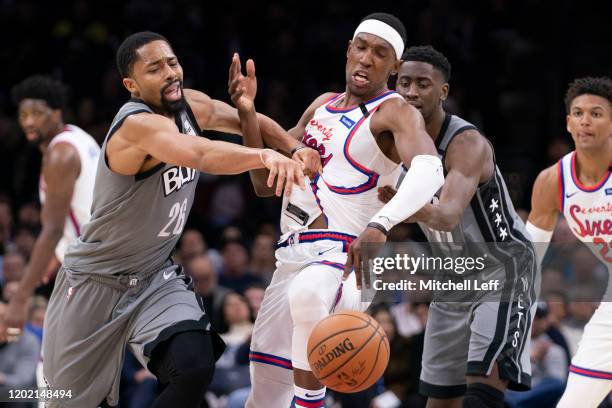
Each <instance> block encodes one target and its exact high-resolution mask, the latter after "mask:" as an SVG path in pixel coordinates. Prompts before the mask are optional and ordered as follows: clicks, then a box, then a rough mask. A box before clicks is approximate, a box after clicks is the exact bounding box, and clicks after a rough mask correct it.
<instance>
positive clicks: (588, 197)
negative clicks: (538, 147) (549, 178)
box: [557, 152, 612, 270]
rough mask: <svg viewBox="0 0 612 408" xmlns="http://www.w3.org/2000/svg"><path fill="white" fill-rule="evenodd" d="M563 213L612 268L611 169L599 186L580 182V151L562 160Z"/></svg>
mask: <svg viewBox="0 0 612 408" xmlns="http://www.w3.org/2000/svg"><path fill="white" fill-rule="evenodd" d="M557 171H558V174H559V194H560V197H559V199H560V205H561V212H562V213H563V215H564V216H565V219H566V220H567V223H568V224H569V227H570V229H571V230H572V232H573V233H574V235H575V236H576V237H577V238H578V239H579V240H581V241H582V242H585V243H592V244H594V246H592V247H591V250H592V251H593V253H594V254H595V255H596V256H597V257H598V258H599V259H600V260H601V261H602V262H603V263H604V264H606V266H607V267H608V269H609V270H610V269H612V177H610V170H608V173H607V175H606V176H605V177H604V178H603V180H601V181H600V182H599V183H597V184H596V185H595V186H591V187H587V186H584V185H582V183H580V180H578V176H577V174H576V152H571V153H569V154H567V155H565V156H564V157H563V158H562V159H561V160H560V162H559V166H558V170H557Z"/></svg>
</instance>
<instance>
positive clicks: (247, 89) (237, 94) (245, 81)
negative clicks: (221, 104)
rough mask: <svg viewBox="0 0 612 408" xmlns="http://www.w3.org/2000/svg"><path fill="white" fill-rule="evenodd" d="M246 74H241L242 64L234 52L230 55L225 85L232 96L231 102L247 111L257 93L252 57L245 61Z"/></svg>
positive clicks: (251, 107) (251, 106)
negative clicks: (227, 77) (230, 61)
mask: <svg viewBox="0 0 612 408" xmlns="http://www.w3.org/2000/svg"><path fill="white" fill-rule="evenodd" d="M246 71H247V74H246V76H244V75H243V74H242V64H241V63H240V56H239V55H238V53H235V54H234V56H233V57H232V64H231V65H230V68H229V79H228V81H227V86H228V88H229V90H228V92H229V94H230V96H231V98H232V103H233V104H234V106H235V107H236V109H238V110H241V111H243V112H248V111H250V110H251V109H253V107H254V105H255V102H254V101H255V95H256V94H257V78H256V77H255V62H253V60H252V59H249V60H247V63H246Z"/></svg>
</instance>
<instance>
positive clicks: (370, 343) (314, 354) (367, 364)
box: [308, 311, 389, 393]
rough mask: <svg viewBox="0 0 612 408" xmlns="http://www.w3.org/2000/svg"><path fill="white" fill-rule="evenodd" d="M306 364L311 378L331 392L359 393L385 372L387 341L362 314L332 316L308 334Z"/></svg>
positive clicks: (348, 312) (387, 357) (350, 313)
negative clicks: (308, 365)
mask: <svg viewBox="0 0 612 408" xmlns="http://www.w3.org/2000/svg"><path fill="white" fill-rule="evenodd" d="M308 362H309V364H310V368H311V369H312V372H313V374H314V375H315V377H316V378H317V379H318V380H319V381H320V382H321V383H322V384H323V385H325V386H327V387H329V388H331V389H332V390H335V391H338V392H345V393H352V392H359V391H363V390H365V389H366V388H368V387H370V386H371V385H372V384H374V383H375V382H376V381H378V379H379V378H380V376H381V375H382V374H383V373H384V371H385V369H386V368H387V364H388V363H389V340H387V336H386V335H385V332H384V330H383V329H382V327H381V326H380V325H379V324H378V322H377V321H376V320H374V318H372V317H370V316H368V315H367V314H365V313H361V312H355V311H344V312H340V313H334V314H332V315H331V316H329V317H326V318H325V319H323V320H321V321H320V322H319V323H318V324H317V325H316V326H315V328H314V329H313V331H312V333H311V334H310V338H309V339H308Z"/></svg>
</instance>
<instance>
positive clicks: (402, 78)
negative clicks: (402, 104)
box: [395, 61, 448, 122]
mask: <svg viewBox="0 0 612 408" xmlns="http://www.w3.org/2000/svg"><path fill="white" fill-rule="evenodd" d="M395 90H396V91H397V92H398V93H399V94H400V95H402V96H403V97H404V99H405V100H406V102H408V103H409V104H411V105H412V106H414V107H415V108H417V109H418V110H419V111H420V112H421V114H422V115H423V118H424V119H425V121H426V122H427V121H428V120H429V119H430V118H431V116H432V114H433V113H434V112H435V110H436V109H438V107H440V104H441V103H442V102H443V101H444V100H445V99H446V97H447V96H448V83H447V82H446V81H444V77H443V75H442V73H441V72H440V71H438V70H437V69H435V68H434V66H433V65H431V64H429V63H427V62H421V61H406V62H403V63H402V65H401V66H400V69H399V73H398V77H397V85H396V87H395Z"/></svg>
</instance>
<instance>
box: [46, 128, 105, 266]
mask: <svg viewBox="0 0 612 408" xmlns="http://www.w3.org/2000/svg"><path fill="white" fill-rule="evenodd" d="M58 143H69V144H71V145H72V146H74V147H75V148H76V150H77V152H78V153H79V160H80V162H81V172H80V173H79V177H78V178H77V180H76V183H75V185H74V191H73V193H72V201H71V202H70V210H69V212H68V217H66V223H65V225H64V235H63V236H62V238H61V239H60V241H59V242H58V244H57V246H56V247H55V256H56V257H57V259H58V260H59V261H60V262H63V261H64V253H65V252H66V248H68V246H69V245H70V244H72V243H73V242H74V241H75V240H76V239H77V238H78V236H79V235H81V226H82V225H83V224H84V223H85V222H87V221H89V217H90V215H91V213H90V211H91V201H92V199H93V188H94V181H95V178H96V168H97V165H98V157H99V156H100V146H98V143H97V142H96V141H95V140H94V138H93V137H91V136H90V135H89V134H87V133H86V132H85V131H84V130H83V129H81V128H79V127H77V126H74V125H66V126H65V127H64V131H63V132H62V133H60V134H58V135H57V136H55V137H54V138H53V140H51V143H49V147H48V148H49V149H51V148H53V146H55V145H56V144H58ZM38 187H39V188H38V192H39V196H40V202H41V204H44V202H45V196H46V191H47V185H46V183H45V180H44V178H43V175H42V174H41V175H40V182H39V185H38Z"/></svg>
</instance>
